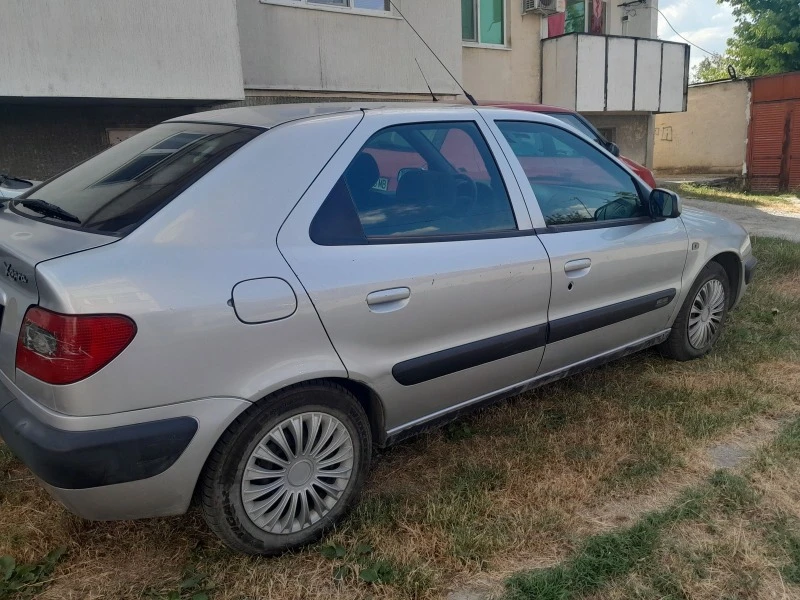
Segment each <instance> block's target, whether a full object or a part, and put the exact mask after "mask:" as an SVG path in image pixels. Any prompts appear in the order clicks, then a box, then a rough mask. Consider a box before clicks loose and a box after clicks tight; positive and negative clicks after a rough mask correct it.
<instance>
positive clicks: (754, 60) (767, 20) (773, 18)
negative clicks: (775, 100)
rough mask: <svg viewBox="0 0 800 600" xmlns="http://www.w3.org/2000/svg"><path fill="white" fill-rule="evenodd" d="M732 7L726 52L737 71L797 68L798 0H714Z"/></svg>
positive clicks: (756, 72) (758, 72)
mask: <svg viewBox="0 0 800 600" xmlns="http://www.w3.org/2000/svg"><path fill="white" fill-rule="evenodd" d="M718 2H720V4H722V3H726V4H729V5H730V6H731V8H733V15H734V17H735V18H736V23H737V24H736V27H735V28H734V30H733V33H734V35H733V37H732V38H731V39H729V40H728V51H727V54H728V56H729V57H730V58H731V60H732V62H733V64H734V66H735V67H736V70H737V71H738V72H739V74H740V75H746V76H757V75H772V74H775V73H786V72H788V71H800V2H798V0H718Z"/></svg>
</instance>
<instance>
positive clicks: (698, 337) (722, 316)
mask: <svg viewBox="0 0 800 600" xmlns="http://www.w3.org/2000/svg"><path fill="white" fill-rule="evenodd" d="M730 293H731V292H730V283H729V282H728V275H727V274H726V272H725V269H723V268H722V265H720V264H719V263H715V262H712V263H709V264H708V265H706V267H705V268H704V269H703V271H702V272H701V273H700V276H699V277H698V278H697V280H696V281H695V282H694V285H692V289H691V290H690V291H689V295H688V296H687V297H686V301H685V302H684V303H683V306H682V307H681V311H680V313H678V317H677V319H675V323H674V325H673V326H672V332H671V333H670V336H669V338H668V339H667V341H666V342H664V344H662V346H661V352H662V354H664V355H665V356H668V357H669V358H674V359H675V360H681V361H686V360H693V359H695V358H700V357H701V356H703V355H705V354H708V353H709V352H710V351H711V349H712V348H713V347H714V344H716V342H717V340H718V339H719V337H720V335H722V330H723V328H724V326H725V321H726V320H727V317H728V306H729V304H730Z"/></svg>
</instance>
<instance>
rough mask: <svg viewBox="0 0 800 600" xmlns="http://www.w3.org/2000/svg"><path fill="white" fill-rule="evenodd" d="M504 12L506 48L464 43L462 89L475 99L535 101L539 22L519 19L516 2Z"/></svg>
mask: <svg viewBox="0 0 800 600" xmlns="http://www.w3.org/2000/svg"><path fill="white" fill-rule="evenodd" d="M506 10H507V19H506V23H507V28H506V29H507V31H506V43H507V44H508V46H507V47H506V48H502V47H499V48H498V47H488V46H479V45H477V44H470V43H464V47H463V61H464V62H463V71H464V87H466V88H467V90H469V92H470V93H471V94H472V95H473V96H475V98H477V99H478V100H516V101H519V102H539V99H540V90H541V83H540V82H541V43H540V42H541V36H542V19H541V17H540V16H539V15H536V14H529V15H524V16H523V15H522V11H521V6H520V4H519V2H518V1H517V0H511V1H510V2H507V3H506ZM457 14H461V8H460V6H459V8H458V13H457ZM459 46H461V41H460V36H459Z"/></svg>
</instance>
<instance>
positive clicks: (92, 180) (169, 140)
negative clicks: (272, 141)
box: [13, 123, 263, 235]
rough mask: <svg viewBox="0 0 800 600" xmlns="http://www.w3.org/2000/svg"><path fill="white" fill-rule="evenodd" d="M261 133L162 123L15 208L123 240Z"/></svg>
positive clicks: (22, 199)
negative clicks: (121, 236) (118, 236)
mask: <svg viewBox="0 0 800 600" xmlns="http://www.w3.org/2000/svg"><path fill="white" fill-rule="evenodd" d="M262 131H263V130H261V129H257V128H252V127H237V126H231V125H214V124H203V123H164V124H161V125H157V126H156V127H153V128H152V129H148V130H146V131H143V132H142V133H139V134H138V135H135V136H133V137H132V138H130V139H128V140H125V141H124V142H122V143H120V144H118V145H116V146H114V147H112V148H110V149H109V150H106V151H105V152H103V153H101V154H98V155H97V156H95V157H94V158H91V159H89V160H88V161H86V162H84V163H82V164H80V165H78V166H77V167H75V168H74V169H72V170H70V171H67V172H66V173H64V174H63V175H60V176H58V177H56V178H55V179H53V180H52V181H49V182H48V183H46V184H45V185H43V186H41V187H40V188H39V189H37V190H35V191H33V192H32V193H30V194H27V195H24V196H22V197H20V198H18V199H17V200H15V201H14V203H13V207H14V209H15V210H17V211H19V212H20V213H22V214H24V215H25V216H30V217H32V218H36V219H47V220H49V221H50V222H52V223H54V224H66V225H69V226H74V227H78V228H81V229H86V230H90V231H94V232H98V233H106V234H113V235H124V234H126V233H128V232H129V231H131V230H133V229H135V228H136V227H137V226H138V225H140V224H141V223H142V222H144V221H145V220H146V219H147V218H148V217H150V216H151V215H152V214H153V213H154V212H156V211H157V210H159V209H160V208H162V207H163V206H164V205H165V204H166V203H168V202H169V201H170V200H172V199H173V198H174V197H175V196H177V195H178V194H179V193H181V192H182V191H183V190H184V189H186V188H187V187H188V186H189V185H191V184H192V183H194V182H195V181H197V179H199V178H200V177H201V176H202V175H204V174H205V173H207V172H208V171H209V170H210V169H211V168H213V167H214V166H215V165H217V164H218V163H219V162H220V161H221V160H222V159H224V158H225V157H227V156H230V154H232V153H233V152H235V151H236V150H238V149H239V148H240V147H242V146H243V145H244V144H246V143H247V142H249V141H250V140H252V139H253V138H254V137H256V136H257V135H259V134H260V133H261V132H262Z"/></svg>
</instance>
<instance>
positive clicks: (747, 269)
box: [744, 255, 758, 285]
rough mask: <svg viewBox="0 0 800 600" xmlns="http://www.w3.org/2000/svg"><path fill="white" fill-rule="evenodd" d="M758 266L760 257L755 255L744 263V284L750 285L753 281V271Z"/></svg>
mask: <svg viewBox="0 0 800 600" xmlns="http://www.w3.org/2000/svg"><path fill="white" fill-rule="evenodd" d="M757 266H758V259H757V258H756V257H755V256H752V255H751V256H750V258H748V259H747V260H746V261H745V263H744V284H745V285H750V282H751V281H753V272H754V271H755V270H756V267H757Z"/></svg>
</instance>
